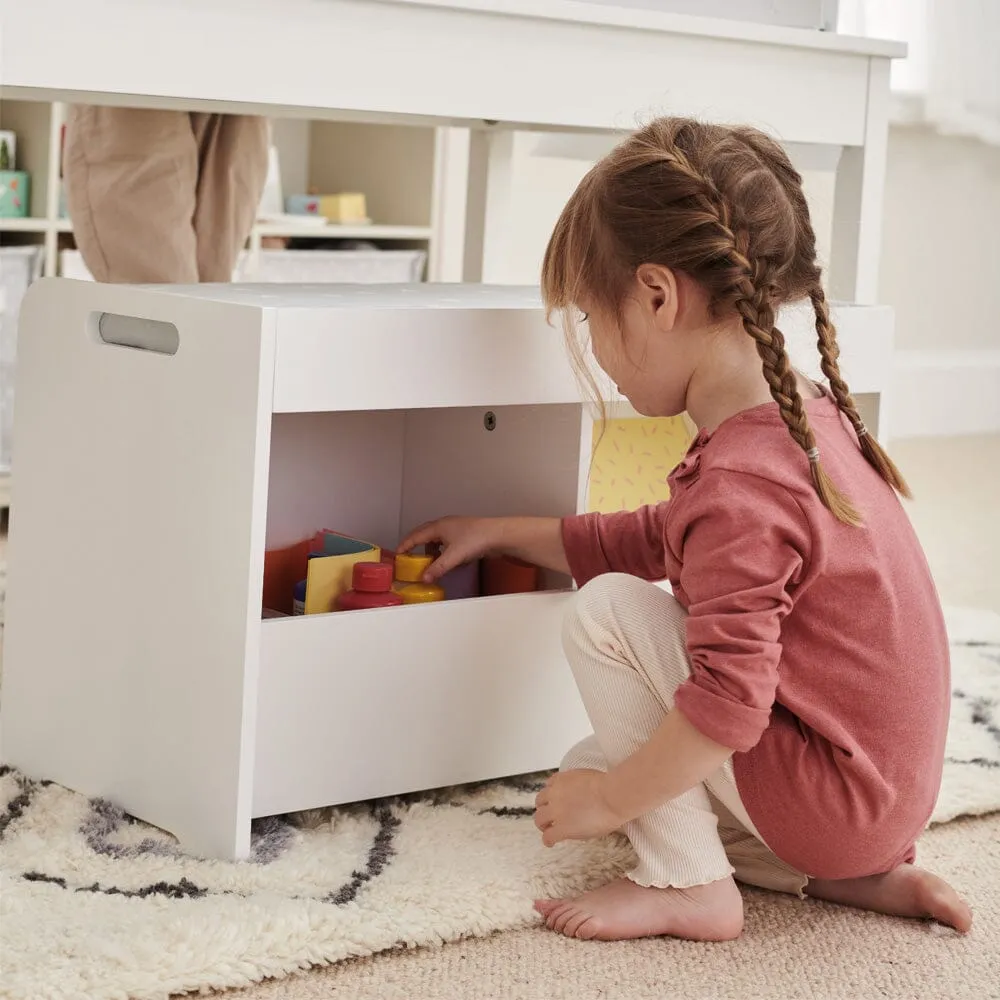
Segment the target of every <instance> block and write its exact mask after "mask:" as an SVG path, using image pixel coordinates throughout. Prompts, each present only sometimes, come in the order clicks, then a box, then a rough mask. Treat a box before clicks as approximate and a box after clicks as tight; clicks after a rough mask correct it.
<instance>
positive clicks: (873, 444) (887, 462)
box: [809, 281, 912, 497]
mask: <svg viewBox="0 0 1000 1000" xmlns="http://www.w3.org/2000/svg"><path fill="white" fill-rule="evenodd" d="M809 300H810V301H811V302H812V306H813V311H814V312H815V313H816V338H817V345H818V347H819V353H820V358H821V359H822V368H823V374H824V375H825V376H826V380H827V381H828V382H829V383H830V391H831V392H832V393H833V396H834V399H836V401H837V406H838V407H840V410H841V412H842V413H844V414H845V415H846V417H847V419H848V420H850V422H851V425H852V426H853V427H854V432H855V434H857V436H858V444H859V445H860V446H861V451H862V453H863V454H864V456H865V458H866V459H867V461H868V463H869V464H870V465H871V466H873V467H874V468H875V469H876V470H877V471H878V473H879V475H881V477H882V478H883V479H884V480H885V481H886V482H887V483H888V484H889V485H890V486H891V487H892V488H893V489H894V490H896V492H897V493H900V494H902V495H903V496H904V497H910V496H912V494H911V493H910V487H909V486H908V485H907V482H906V480H905V479H904V478H903V476H902V473H901V472H900V471H899V469H897V468H896V464H895V462H893V460H892V459H891V458H889V456H888V455H887V454H886V453H885V451H884V450H883V448H882V446H881V445H880V444H879V443H878V441H876V440H875V438H874V437H872V435H871V434H869V433H868V428H867V427H865V424H864V421H863V420H862V419H861V414H860V413H858V408H857V404H856V403H855V402H854V397H853V396H852V395H851V390H850V389H848V387H847V383H846V382H845V381H844V379H843V376H842V375H841V374H840V345H839V344H838V343H837V334H836V330H835V328H834V326H833V323H832V322H831V321H830V307H829V305H828V304H827V301H826V293H825V292H824V291H823V286H822V285H821V284H820V283H819V282H818V281H817V282H816V283H815V284H814V285H813V286H812V288H810V290H809Z"/></svg>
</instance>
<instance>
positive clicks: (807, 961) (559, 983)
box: [219, 437, 1000, 1000]
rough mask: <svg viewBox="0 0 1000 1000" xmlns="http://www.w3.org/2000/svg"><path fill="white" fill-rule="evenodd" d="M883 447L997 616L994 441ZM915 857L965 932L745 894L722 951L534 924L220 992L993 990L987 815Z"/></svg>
mask: <svg viewBox="0 0 1000 1000" xmlns="http://www.w3.org/2000/svg"><path fill="white" fill-rule="evenodd" d="M892 451H893V455H894V457H895V458H896V460H897V461H898V462H899V464H900V466H901V467H902V469H903V471H904V474H905V475H907V477H908V478H909V479H910V483H911V486H912V487H913V489H914V492H915V494H916V497H917V500H916V503H915V504H914V505H913V507H912V516H913V520H914V523H915V524H916V527H917V531H918V533H919V534H920V536H921V540H922V541H923V544H924V547H925V549H926V551H927V555H928V559H929V560H930V563H931V568H932V570H933V572H934V575H935V578H936V579H937V581H938V587H939V589H940V591H941V595H942V598H943V599H944V601H945V602H946V603H949V604H957V605H964V606H967V607H983V608H991V609H993V610H996V611H1000V574H998V573H997V572H996V567H997V566H998V565H1000V521H998V518H997V514H996V512H997V510H998V509H1000V437H981V438H965V439H952V440H949V439H942V440H923V441H913V442H901V443H899V444H897V445H896V446H894V448H893V449H892ZM997 780H998V781H1000V776H998V778H997ZM919 860H920V863H921V864H923V865H925V866H927V867H929V868H931V869H933V870H934V871H936V872H938V873H939V874H941V875H942V876H944V877H945V878H947V879H948V880H949V881H951V882H952V883H953V884H954V885H955V886H956V887H957V888H959V890H960V891H961V892H962V893H963V894H964V895H965V896H966V898H967V899H968V900H969V902H970V903H971V904H972V907H973V909H974V911H975V926H974V928H973V930H972V932H971V934H969V935H968V936H966V937H959V936H958V935H956V934H953V933H951V932H949V931H946V930H944V929H942V928H938V927H935V926H931V925H928V924H922V923H917V922H913V921H904V920H896V919H893V918H890V917H882V916H879V915H876V914H866V913H860V912H857V911H854V910H847V909H843V908H839V907H835V906H830V905H827V904H824V903H817V902H813V901H805V902H800V901H798V900H795V899H791V898H788V897H781V896H775V895H769V894H766V893H761V892H748V893H747V894H746V901H747V929H746V932H745V934H744V935H743V937H742V938H741V939H740V940H739V941H736V942H732V943H728V944H716V945H704V944H692V943H688V942H682V941H671V940H662V939H661V940H649V941H636V942H628V943H621V944H602V943H596V942H579V941H570V940H567V939H565V938H561V937H559V936H557V935H555V934H551V933H550V932H548V931H546V930H544V929H533V930H525V931H520V932H517V933H507V934H498V935H495V936H493V937H490V938H485V939H472V940H469V941H465V942H462V943H459V944H452V945H447V946H445V947H443V948H439V949H424V950H420V951H414V952H394V953H387V954H382V955H377V956H375V957H373V958H370V959H364V960H356V961H351V962H348V963H344V964H342V965H338V966H334V967H331V968H328V969H317V970H313V971H312V972H309V973H305V974H303V975H300V976H295V977H293V978H290V979H284V980H279V981H275V982H269V983H263V984H261V985H259V986H255V987H252V988H249V989H245V990H235V991H229V992H228V993H226V994H223V995H222V996H220V998H219V1000H321V998H322V1000H326V998H330V997H345V998H351V1000H397V998H398V1000H403V998H406V1000H460V998H461V1000H479V998H500V997H503V998H508V1000H561V998H566V1000H597V998H601V1000H617V998H623V1000H631V998H635V1000H645V998H649V1000H653V998H656V1000H674V998H677V1000H772V998H773V1000H861V998H869V997H872V998H887V1000H925V998H927V1000H930V998H935V1000H937V998H945V997H947V998H953V1000H966V998H968V1000H988V998H1000V814H998V815H995V816H991V817H986V818H983V819H975V820H960V821H958V822H955V823H950V824H948V825H946V826H943V827H936V828H934V829H932V830H930V831H929V832H928V833H927V834H926V836H925V837H924V839H923V840H922V842H921V844H920V859H919Z"/></svg>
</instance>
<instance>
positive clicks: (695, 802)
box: [562, 573, 808, 895]
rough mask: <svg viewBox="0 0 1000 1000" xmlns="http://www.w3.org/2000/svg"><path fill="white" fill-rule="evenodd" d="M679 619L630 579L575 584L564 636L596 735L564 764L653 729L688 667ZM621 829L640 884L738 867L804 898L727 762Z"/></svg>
mask: <svg viewBox="0 0 1000 1000" xmlns="http://www.w3.org/2000/svg"><path fill="white" fill-rule="evenodd" d="M685 617H686V613H685V611H684V609H683V608H682V607H681V606H680V605H679V604H678V603H677V601H676V600H675V599H674V597H673V596H672V595H671V594H669V593H668V592H666V591H664V590H662V589H661V588H659V587H657V586H655V585H653V584H651V583H646V582H645V581H644V580H640V579H638V578H636V577H633V576H625V575H622V574H620V573H608V574H606V575H603V576H599V577H596V578H595V579H594V580H591V581H590V583H588V584H587V585H586V586H584V587H582V588H581V590H580V593H579V594H578V595H577V598H576V601H575V603H574V605H573V608H572V610H571V612H570V614H569V616H568V618H567V620H566V626H565V632H564V637H563V638H564V645H565V648H566V655H567V657H568V658H569V662H570V666H571V667H572V669H573V674H574V676H575V678H576V683H577V686H578V687H579V689H580V695H581V697H582V698H583V703H584V705H585V706H586V709H587V713H588V715H589V716H590V721H591V724H592V725H593V727H594V735H593V736H591V737H588V738H587V739H585V740H584V741H583V742H581V743H579V744H577V745H576V746H575V747H574V748H573V749H572V750H570V752H569V753H568V754H567V755H566V758H565V759H564V760H563V762H562V769H563V770H568V769H571V768H594V769H597V770H602V771H605V770H607V769H608V766H609V764H610V765H611V766H612V767H613V766H615V765H616V764H618V763H620V762H621V761H622V760H624V759H625V758H626V757H629V756H630V755H631V754H633V753H635V751H636V750H638V749H639V747H640V746H642V745H643V744H644V743H646V742H647V741H648V740H649V738H650V737H651V736H652V735H653V732H654V730H655V729H656V728H657V727H658V726H659V725H660V723H661V722H662V721H663V719H664V716H665V715H666V714H667V712H668V711H669V710H670V709H671V708H672V706H673V703H674V692H675V691H676V690H677V688H678V687H679V686H680V685H681V684H682V683H683V682H684V681H685V680H686V679H687V678H688V677H689V676H690V673H691V667H690V664H689V662H688V659H687V651H686V644H685V629H684V619H685ZM664 766H667V767H669V762H667V763H666V764H665V765H664ZM622 832H623V833H625V835H626V836H627V837H628V839H629V840H630V841H631V843H632V846H633V848H634V849H635V852H636V854H637V856H638V859H639V863H638V866H637V867H636V869H635V870H634V871H633V872H631V873H630V875H629V877H630V878H631V879H632V880H633V881H635V882H637V883H638V884H639V885H643V886H658V887H666V886H674V887H676V888H685V887H689V886H694V885H704V884H706V883H708V882H715V881H717V880H718V879H722V878H726V877H727V876H729V875H731V874H735V877H736V878H737V879H738V880H739V881H741V882H744V883H746V884H748V885H754V886H759V887H761V888H764V889H772V890H776V891H779V892H788V893H795V894H797V895H802V894H803V890H804V889H805V886H806V883H807V882H808V879H807V878H806V876H805V875H803V874H802V873H801V872H797V871H795V870H794V869H792V868H790V867H789V866H788V865H786V864H785V863H784V862H782V861H781V860H779V859H778V858H777V857H776V856H775V855H774V853H773V852H772V851H771V850H770V849H769V848H768V847H767V846H766V844H764V842H763V839H762V838H761V836H760V834H759V833H758V832H757V830H756V828H755V827H754V825H753V822H752V820H751V819H750V817H749V815H748V814H747V811H746V808H745V807H744V805H743V803H742V801H741V800H740V795H739V791H738V790H737V788H736V780H735V777H734V775H733V764H732V759H730V760H727V761H726V763H725V764H724V765H723V766H722V767H721V768H720V769H719V770H718V771H716V772H715V774H713V775H711V777H709V778H708V779H707V780H706V781H705V782H704V783H703V784H700V785H697V786H696V787H695V788H692V789H691V790H690V791H689V792H686V793H685V794H684V795H680V796H678V797H677V798H676V799H673V800H671V801H670V802H667V803H666V804H665V805H662V806H660V807H658V808H657V809H654V810H652V811H651V812H648V813H646V814H645V815H644V816H640V817H639V818H638V819H636V820H633V821H632V822H630V823H626V824H625V826H624V828H623V831H622Z"/></svg>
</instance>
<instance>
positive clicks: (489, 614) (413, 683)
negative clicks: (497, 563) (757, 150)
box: [0, 280, 891, 857]
mask: <svg viewBox="0 0 1000 1000" xmlns="http://www.w3.org/2000/svg"><path fill="white" fill-rule="evenodd" d="M837 318H838V319H839V320H840V322H841V327H842V341H843V347H844V355H845V369H846V374H847V375H848V377H849V378H852V379H853V380H854V383H855V387H856V388H857V390H858V391H859V392H868V393H873V392H874V393H877V392H878V391H879V389H880V388H881V386H882V385H883V384H884V381H885V377H886V372H887V368H888V358H889V352H890V350H891V319H889V313H888V311H887V310H885V309H881V308H879V307H852V308H849V309H844V310H841V311H840V312H839V313H838V314H837ZM794 325H795V324H793V326H794ZM809 327H810V324H809V322H808V317H805V318H803V320H802V321H801V323H798V326H797V327H796V329H800V334H799V338H798V339H800V340H801V342H802V347H801V348H796V352H795V353H796V356H797V357H801V358H802V359H804V360H805V361H807V362H809V359H810V358H812V356H813V350H812V348H811V346H810V344H809V342H810V341H811V339H812V337H811V335H810V330H809ZM793 334H794V331H793ZM792 339H793V341H796V343H797V342H798V340H797V339H796V336H793V337H792ZM20 345H21V347H20V354H19V358H18V365H19V370H18V378H19V382H18V395H17V410H16V414H15V419H16V434H15V451H14V463H15V468H16V476H15V480H14V498H13V505H14V506H13V520H12V534H11V539H10V558H11V565H10V592H9V596H8V604H7V623H8V624H7V644H6V655H5V661H6V662H5V669H4V673H5V676H4V688H3V699H2V710H3V719H2V733H3V747H2V751H0V752H2V758H3V759H4V760H6V761H8V762H9V763H12V764H14V765H16V766H19V767H21V768H23V769H25V770H26V771H28V772H30V773H32V774H35V775H39V776H44V777H48V778H51V779H54V780H55V781H58V782H60V783H62V784H65V785H67V786H69V787H71V788H74V789H77V790H79V791H81V792H84V793H86V794H88V795H102V796H107V797H109V798H111V799H114V800H115V801H117V802H119V803H121V804H122V805H123V806H124V807H125V808H126V809H127V810H129V811H130V812H131V813H133V814H135V815H137V816H139V817H141V818H142V819H145V820H147V821H149V822H152V823H154V824H156V825H158V826H161V827H163V828H165V829H167V830H170V831H171V832H173V833H175V834H176V835H177V836H178V837H179V838H180V840H181V841H182V842H183V843H184V845H185V846H186V847H187V848H189V849H191V850H194V851H198V852H203V853H206V854H210V855H216V856H220V857H234V856H241V855H244V854H246V852H247V850H248V847H249V837H250V820H251V817H255V816H265V815H270V814H274V813H279V812H286V811H293V810H299V809H306V808H311V807H316V806H322V805H329V804H336V803H342V802H348V801H355V800H362V799H367V798H371V797H375V796H382V795H390V794H397V793H403V792H408V791H413V790H417V789H423V788H431V787H437V786H441V785H446V784H452V783H458V782H466V781H473V780H480V779H485V778H492V777H498V776H501V775H509V774H516V773H523V772H528V771H532V770H536V769H540V768H546V767H551V766H554V765H556V764H557V762H558V761H559V759H560V757H561V755H562V754H563V752H564V751H565V750H566V749H567V748H568V747H569V746H570V745H571V744H572V743H573V742H574V741H575V740H577V739H579V738H580V737H582V736H583V735H585V734H586V732H587V731H588V729H589V727H588V724H587V720H586V717H585V714H584V712H583V709H582V706H581V705H580V702H579V698H578V695H577V693H576V690H575V687H574V684H573V680H572V677H571V675H570V671H569V669H568V668H567V667H566V665H565V663H564V661H563V657H562V653H561V649H560V621H561V617H562V615H563V613H564V610H565V607H566V604H567V601H568V600H569V599H570V595H569V588H570V582H569V581H568V580H566V579H563V578H559V577H557V576H552V577H550V578H549V579H548V580H547V581H546V585H547V587H548V588H549V589H548V591H547V592H542V593H533V594H523V595H513V596H505V597H485V598H475V599H470V600H465V601H450V602H445V603H442V604H436V605H423V606H411V607H404V608H393V609H387V610H376V611H362V612H341V613H336V614H330V615H311V616H306V617H304V618H303V617H298V618H281V619H273V620H271V619H268V620H264V621H262V620H261V597H262V581H263V565H264V553H265V550H266V549H270V548H275V547H279V546H282V545H285V544H289V543H293V542H296V541H298V540H300V539H302V538H305V537H307V536H309V535H311V534H312V533H313V532H314V531H315V530H317V529H321V528H332V529H334V530H338V531H344V532H348V533H351V534H354V535H356V536H358V537H361V538H365V539H369V540H371V541H373V542H376V543H378V544H380V545H383V546H389V547H392V546H395V545H396V543H397V542H398V540H399V538H400V537H401V535H402V534H404V533H405V532H406V531H407V530H408V529H409V528H410V527H412V526H414V525H416V524H417V523H419V522H421V521H423V520H425V519H428V518H431V517H435V516H439V515H443V514H447V513H460V514H461V513H464V514H477V515H495V514H542V515H552V516H558V515H564V514H569V513H573V512H575V511H578V510H582V509H584V504H585V500H584V498H585V487H586V477H587V472H588V466H589V460H590V442H591V435H592V425H591V420H590V418H589V416H588V414H587V411H586V410H585V408H584V407H583V406H582V405H581V402H580V400H581V395H580V390H579V388H578V386H577V383H576V381H575V379H574V377H573V375H572V372H571V369H570V366H569V364H568V362H567V360H566V356H565V352H564V347H563V342H562V336H561V334H560V332H559V331H558V330H555V329H553V328H551V327H549V326H548V325H547V324H546V323H545V320H544V316H543V313H542V310H541V308H540V306H539V304H538V300H537V294H536V292H534V291H533V290H526V289H517V288H505V289H504V288H483V287H476V286H461V285H444V286H427V285H424V286H402V287H376V286H357V287H350V288H330V287H321V286H313V287H310V286H301V287H297V286H289V287H280V288H279V287H275V286H273V285H271V286H200V287H162V288H140V287H127V286H114V285H97V284H92V283H88V282H74V281H57V280H45V281H42V282H39V283H37V284H36V285H35V286H34V287H33V288H32V289H31V291H30V292H29V294H28V295H27V297H26V299H25V301H24V304H23V307H22V310H21V332H20ZM123 345H128V346H123ZM810 366H811V367H815V365H814V364H810ZM487 413H490V414H492V417H491V418H490V419H486V417H487ZM488 427H492V428H493V429H488Z"/></svg>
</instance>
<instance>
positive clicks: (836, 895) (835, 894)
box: [806, 865, 972, 934]
mask: <svg viewBox="0 0 1000 1000" xmlns="http://www.w3.org/2000/svg"><path fill="white" fill-rule="evenodd" d="M806 893H807V894H808V895H810V896H814V897H815V898H816V899H825V900H827V901H828V902H830V903H841V904H842V905H844V906H856V907H857V908H858V909H860V910H874V911H875V912H876V913H888V914H889V915H891V916H894V917H917V918H921V919H924V920H937V921H938V922H939V923H942V924H947V925H948V926H949V927H954V928H955V930H957V931H961V932H962V933H963V934H964V933H965V932H966V931H967V930H968V929H969V928H970V927H971V926H972V910H970V909H969V906H968V904H967V903H966V902H965V900H964V899H962V897H961V896H959V894H958V893H957V892H955V890H954V889H952V887H951V886H950V885H948V883H947V882H945V880H944V879H942V878H938V877H937V875H932V874H931V873H930V872H925V871H924V870H923V869H922V868H915V867H914V866H913V865H900V867H899V868H897V869H896V870H895V871H891V872H886V873H885V874H884V875H869V876H868V877H867V878H849V879H843V880H838V881H833V882H830V881H824V880H823V879H810V880H809V884H808V885H807V886H806Z"/></svg>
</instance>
